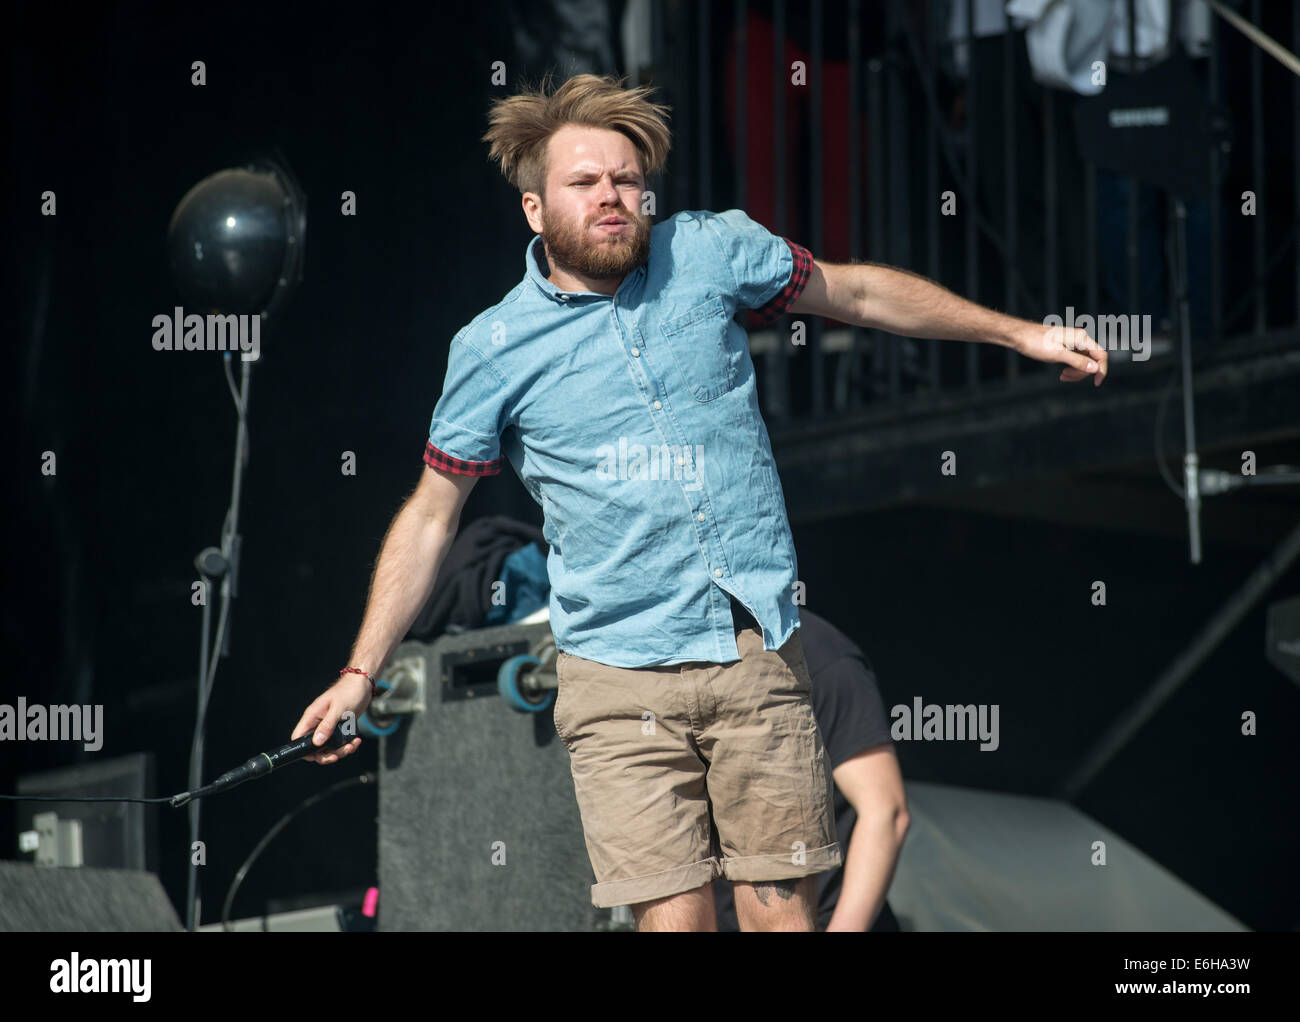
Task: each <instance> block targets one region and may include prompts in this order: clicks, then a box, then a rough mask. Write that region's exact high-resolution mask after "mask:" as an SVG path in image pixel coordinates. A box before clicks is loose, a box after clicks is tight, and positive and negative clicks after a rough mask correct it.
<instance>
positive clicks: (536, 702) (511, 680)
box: [497, 653, 555, 713]
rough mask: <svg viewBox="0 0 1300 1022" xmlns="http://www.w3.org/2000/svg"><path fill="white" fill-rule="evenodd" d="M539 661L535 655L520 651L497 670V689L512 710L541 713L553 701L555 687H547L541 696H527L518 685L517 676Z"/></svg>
mask: <svg viewBox="0 0 1300 1022" xmlns="http://www.w3.org/2000/svg"><path fill="white" fill-rule="evenodd" d="M540 663H541V661H540V660H538V659H537V657H535V656H529V655H528V654H527V653H520V654H519V655H518V656H512V657H511V658H510V659H509V660H507V661H506V662H505V663H503V664H502V665H501V667H500V669H499V670H498V671H497V691H498V692H500V693H501V698H502V699H504V700H505V701H506V705H507V706H509V707H510V708H511V709H512V710H519V711H520V712H521V713H541V712H542V711H543V710H546V709H549V708H550V705H551V703H553V702H555V689H548V690H547V691H546V692H545V693H544V694H542V695H541V696H529V695H525V694H524V691H523V690H522V689H521V688H520V687H519V676H520V675H521V674H523V673H524V671H525V670H527V669H528V668H530V667H536V666H538V665H539V664H540Z"/></svg>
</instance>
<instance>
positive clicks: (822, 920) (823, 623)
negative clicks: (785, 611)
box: [713, 607, 908, 932]
mask: <svg viewBox="0 0 1300 1022" xmlns="http://www.w3.org/2000/svg"><path fill="white" fill-rule="evenodd" d="M799 621H800V628H799V634H800V635H801V636H802V637H803V648H804V656H805V658H806V659H807V661H808V673H809V674H810V675H811V676H812V683H813V685H812V704H813V716H815V717H816V718H817V727H818V729H819V730H820V731H821V733H822V741H823V743H824V744H825V746H826V754H827V756H829V757H830V761H831V767H832V769H833V777H834V779H835V827H836V840H838V841H839V844H840V848H841V850H842V851H843V854H844V864H843V865H842V866H839V867H836V868H835V869H833V870H828V871H827V872H825V873H821V874H819V875H818V877H817V929H818V930H819V931H823V930H832V931H833V930H854V931H862V930H872V931H875V932H880V931H887V930H892V931H897V930H898V929H899V926H898V922H897V920H896V919H895V918H894V915H893V913H892V912H891V911H890V910H889V904H888V902H886V901H885V894H886V892H887V891H888V890H889V884H890V881H891V880H892V879H893V876H894V866H895V864H896V863H897V862H898V853H899V850H900V849H901V848H902V846H903V838H904V837H905V836H906V834H907V827H908V815H907V798H906V795H905V794H904V791H903V778H902V774H901V773H900V772H899V769H898V756H897V755H896V754H895V752H894V745H893V739H892V738H891V737H890V734H889V719H888V718H887V717H886V716H885V707H884V704H883V702H882V701H881V698H880V689H879V688H878V687H877V685H876V675H875V671H873V670H872V668H871V664H870V662H869V661H868V660H867V658H866V656H865V654H863V652H862V650H861V649H859V648H858V647H857V646H856V645H855V644H854V642H853V640H852V639H850V638H849V637H848V636H847V635H845V634H844V633H843V632H841V631H839V629H837V628H835V626H834V625H832V624H830V622H828V621H827V620H826V619H825V618H822V617H818V616H817V615H816V614H813V613H812V612H811V611H809V610H808V609H807V608H802V607H801V608H800V610H799ZM713 897H714V905H715V908H716V912H717V917H718V930H719V931H720V932H727V931H732V932H734V931H737V930H739V929H740V926H739V923H738V922H737V920H736V908H735V900H734V898H733V895H732V888H731V882H730V881H729V880H727V879H726V878H719V879H717V880H715V881H714V882H713Z"/></svg>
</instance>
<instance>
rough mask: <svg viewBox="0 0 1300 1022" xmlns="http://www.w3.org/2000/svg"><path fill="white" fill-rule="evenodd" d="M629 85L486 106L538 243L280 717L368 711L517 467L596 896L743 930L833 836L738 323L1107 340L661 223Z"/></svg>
mask: <svg viewBox="0 0 1300 1022" xmlns="http://www.w3.org/2000/svg"><path fill="white" fill-rule="evenodd" d="M648 92H649V90H648V89H644V88H642V89H624V88H623V87H622V84H621V82H619V81H616V80H614V79H612V78H608V77H606V78H600V77H596V76H593V75H578V76H576V77H573V78H571V79H569V80H568V81H567V82H565V83H564V84H562V85H561V86H560V87H559V88H558V89H557V90H555V91H554V92H553V93H551V92H549V89H548V88H547V86H545V85H544V86H543V88H542V89H541V90H540V91H536V92H534V91H524V92H522V93H520V94H518V95H515V96H511V97H508V98H506V99H502V100H499V101H497V102H496V103H495V104H494V106H493V108H492V111H491V113H490V115H489V121H490V130H489V131H488V132H487V134H486V135H485V136H484V140H485V141H487V142H489V143H490V144H491V148H490V156H491V158H492V159H494V160H496V161H498V162H499V164H500V167H501V172H502V173H503V174H504V175H505V176H506V178H507V179H508V180H509V181H510V183H511V184H512V185H513V186H515V187H517V188H518V189H519V190H520V192H521V193H522V197H523V198H522V204H523V211H524V216H525V218H526V219H527V221H528V225H529V227H530V228H531V229H532V230H533V232H534V233H535V234H537V235H538V237H535V238H533V239H532V240H531V242H530V243H529V244H528V246H527V248H526V250H525V253H524V262H525V273H524V277H523V279H522V280H521V281H520V283H519V284H518V285H516V286H515V287H514V288H513V289H512V290H511V291H510V292H509V293H508V294H507V295H506V296H505V297H504V298H503V299H502V300H501V301H500V302H499V303H498V304H496V305H494V306H492V307H491V308H489V309H487V310H485V311H484V312H482V313H481V314H479V315H478V316H477V317H476V318H475V319H473V320H472V321H471V322H470V323H468V324H467V325H466V326H464V327H463V328H462V329H461V330H460V332H459V333H457V334H456V336H455V337H454V338H453V340H452V342H451V349H450V353H449V356H448V365H447V375H446V380H445V383H444V386H443V390H442V395H441V397H440V399H439V400H438V403H437V406H436V408H435V409H434V413H433V421H432V424H431V426H430V431H429V438H428V443H427V445H426V447H425V453H424V461H425V464H426V466H427V467H426V468H425V469H424V471H423V474H422V477H421V480H420V483H419V484H418V486H417V488H416V489H415V491H414V493H412V494H411V496H410V497H409V498H408V499H407V501H406V503H405V504H404V505H403V507H402V509H401V510H400V511H399V512H398V514H397V516H396V517H395V518H394V520H393V523H392V525H391V526H390V527H389V530H388V535H387V536H386V537H385V539H384V543H383V547H382V549H381V551H380V555H379V560H378V563H377V565H376V567H375V572H374V577H373V579H372V581H371V588H370V595H369V601H368V603H367V607H366V612H365V616H364V619H363V622H362V626H361V631H360V633H359V635H358V638H357V641H356V645H355V646H354V647H353V652H352V658H351V660H350V661H349V664H348V667H347V668H346V669H345V670H346V671H347V672H348V673H343V674H341V676H340V680H339V681H338V682H337V683H335V684H334V685H333V686H332V687H331V688H330V689H329V690H327V691H326V692H325V693H324V694H322V695H321V696H320V697H319V698H317V699H316V700H315V701H314V702H313V703H312V704H311V705H310V706H308V707H307V709H306V711H305V712H304V713H303V715H302V717H301V719H300V720H299V721H298V724H297V726H296V727H295V728H294V729H293V732H292V736H293V737H298V736H300V735H303V734H306V733H307V732H308V731H310V730H311V729H312V728H316V731H317V740H318V741H321V740H323V737H324V736H325V735H326V734H328V732H329V731H330V730H332V728H333V727H334V725H335V724H336V723H337V722H338V720H339V719H340V717H341V715H342V714H343V713H344V712H345V711H349V710H351V711H352V712H354V713H356V714H358V715H360V714H361V713H362V712H363V711H364V710H365V708H366V706H367V705H368V703H369V700H370V697H371V694H372V691H373V689H372V685H371V682H370V679H371V678H373V677H374V676H376V675H378V673H379V672H380V670H381V669H382V667H383V665H384V663H385V661H386V660H387V658H388V657H389V656H390V655H391V653H392V651H393V650H394V649H395V648H396V646H397V644H398V643H399V641H400V640H401V639H402V637H403V636H404V635H405V634H406V632H407V630H408V628H409V627H410V625H411V622H412V621H413V620H414V619H415V617H416V615H417V614H418V613H419V611H420V609H421V608H422V607H423V606H424V605H425V603H426V601H427V600H428V598H429V595H430V593H431V592H432V588H433V585H434V579H435V577H436V574H437V570H438V567H439V565H440V564H441V562H442V558H443V556H444V554H445V552H446V551H447V549H448V547H449V546H450V543H451V539H452V537H453V536H454V534H455V531H456V527H457V524H458V521H459V517H460V512H461V508H462V507H463V506H464V502H465V498H466V496H467V495H468V494H469V491H470V489H471V488H472V487H473V485H474V483H475V482H476V481H477V480H478V478H479V477H480V476H486V475H493V474H495V473H497V472H499V471H500V470H501V468H502V467H503V464H504V463H505V462H507V461H508V462H509V463H510V465H511V467H512V468H513V469H514V471H515V472H516V473H517V474H518V475H519V478H520V479H521V480H522V481H523V483H524V485H525V486H526V487H527V489H528V491H529V493H531V494H532V496H533V498H534V499H535V500H536V501H537V502H538V503H539V504H540V505H541V507H542V510H543V513H544V518H545V525H544V529H543V531H544V534H545V537H546V539H547V542H548V543H550V554H549V558H548V562H547V570H548V574H549V575H550V581H551V595H550V615H551V628H552V631H553V632H554V635H555V642H556V646H557V648H558V649H559V651H560V653H559V659H558V663H557V673H558V675H559V694H558V697H557V700H556V704H555V726H556V730H557V732H558V733H559V735H560V738H561V740H562V741H563V742H564V745H565V747H566V749H567V750H568V752H569V755H570V763H571V767H572V773H573V780H574V788H575V793H576V796H577V801H578V807H579V810H580V812H581V816H582V825H583V831H584V835H585V839H586V844H587V850H588V852H589V853H590V856H591V864H592V870H593V872H594V873H595V876H596V880H597V883H596V884H595V886H594V887H592V903H593V904H594V905H597V906H614V905H631V906H632V912H633V915H634V916H635V918H636V921H637V927H638V929H642V930H654V929H676V930H709V929H714V928H715V920H714V906H713V894H712V881H713V879H714V878H715V877H718V876H725V877H726V878H727V879H729V880H730V881H731V882H732V884H733V887H734V891H735V904H736V913H737V917H738V920H739V922H740V925H741V926H742V927H743V928H745V929H763V930H771V929H795V930H812V929H813V926H814V922H813V919H814V916H813V913H814V891H815V875H816V874H818V873H821V872H823V871H824V870H828V869H832V868H834V867H835V866H837V865H839V864H840V863H841V862H842V856H841V849H840V847H839V845H838V843H837V841H836V830H835V819H834V815H833V812H832V782H831V773H830V765H829V763H828V761H827V757H826V753H825V749H824V747H823V744H822V738H821V735H820V733H819V732H818V729H817V724H816V721H815V719H814V716H813V712H812V706H811V703H810V701H809V692H810V690H811V681H810V679H809V677H808V670H807V665H806V662H805V660H804V655H803V651H802V649H801V646H800V641H799V633H798V631H797V628H798V626H799V615H798V608H797V606H796V604H795V600H794V596H795V583H796V581H797V579H798V572H797V568H796V563H795V555H794V549H793V544H792V541H791V536H790V528H789V525H788V523H787V520H786V512H785V502H784V498H783V496H782V491H781V484H780V480H779V479H778V477H777V472H776V466H775V463H774V461H773V458H772V451H771V446H770V444H769V442H768V435H767V429H766V427H765V425H764V423H763V420H762V418H761V416H760V414H759V407H758V399H757V395H756V392H755V386H754V367H753V364H752V363H751V361H750V356H749V345H748V338H747V336H746V333H745V331H744V329H743V328H742V327H741V326H740V325H739V324H737V323H736V322H734V321H733V317H734V316H735V315H736V314H737V312H738V311H739V310H741V309H755V310H758V312H759V316H760V321H771V320H774V319H775V318H776V317H778V316H779V315H781V314H782V313H784V312H790V313H794V314H800V315H820V316H827V317H832V318H834V319H836V320H839V321H841V322H845V323H856V324H861V325H863V326H866V327H875V328H878V329H882V330H887V331H890V332H892V333H896V334H902V335H906V336H910V337H918V338H950V339H956V340H964V341H985V342H988V343H992V344H997V345H1001V346H1004V347H1007V348H1011V349H1012V350H1014V351H1017V352H1019V353H1021V354H1023V355H1026V356H1028V357H1030V358H1034V359H1038V360H1040V361H1044V362H1061V363H1064V365H1065V367H1066V368H1065V369H1064V370H1063V371H1062V373H1061V379H1062V380H1066V381H1074V380H1080V379H1083V378H1084V377H1085V376H1089V375H1091V376H1093V377H1094V381H1095V382H1096V383H1097V384H1100V383H1101V382H1102V379H1103V378H1104V377H1105V374H1106V353H1105V352H1104V351H1102V350H1101V349H1100V348H1099V347H1098V346H1097V345H1096V344H1095V343H1093V342H1092V340H1091V339H1090V338H1089V337H1088V336H1087V334H1086V333H1085V332H1084V331H1082V330H1076V329H1069V330H1062V329H1059V328H1058V329H1057V330H1055V331H1049V330H1047V329H1045V328H1044V327H1043V326H1042V325H1041V324H1038V323H1034V322H1030V321H1027V320H1020V319H1014V318H1012V317H1010V316H1005V315H1002V314H1000V313H997V312H994V311H991V310H989V309H985V308H983V307H981V306H978V305H975V304H973V303H971V302H968V301H965V300H963V299H961V298H959V297H957V296H956V295H954V294H952V293H951V292H949V291H947V290H945V289H943V288H942V287H939V286H938V285H935V284H933V283H930V282H929V281H927V280H925V279H924V278H921V277H918V276H916V275H914V274H911V273H908V272H905V271H901V270H896V269H891V268H888V267H884V266H878V265H871V264H868V265H856V264H855V265H827V264H821V263H817V262H815V261H814V259H813V257H812V255H811V254H810V253H809V252H808V251H807V250H806V249H804V248H803V247H801V246H800V245H798V244H796V243H794V242H791V241H788V240H786V239H783V238H779V237H776V236H774V235H772V234H770V233H769V232H768V231H767V230H765V229H764V228H763V227H761V226H760V225H759V224H757V223H755V222H754V221H752V220H750V219H749V218H748V217H747V216H746V215H745V214H744V213H743V212H741V211H740V210H734V209H733V210H728V211H726V212H723V213H713V212H708V211H690V212H683V213H678V214H677V215H676V216H673V217H671V218H670V219H666V220H664V221H663V222H661V223H659V224H656V225H654V226H653V227H652V226H651V223H650V218H649V216H647V215H646V213H645V212H643V202H644V200H645V198H646V182H647V179H648V178H649V176H650V175H653V174H655V173H658V172H659V171H660V170H661V169H662V168H663V166H664V162H665V158H666V156H667V153H668V149H669V145H670V134H669V130H668V128H667V125H666V122H665V116H664V113H665V108H663V107H661V106H658V105H656V104H653V103H651V102H650V101H649V100H648V98H647V93H648ZM936 201H938V197H937V196H936ZM445 240H446V241H449V242H451V243H453V244H454V242H455V239H445ZM359 744H360V740H359V739H356V740H354V741H352V742H350V743H349V744H348V745H346V746H344V747H343V748H342V749H340V750H338V751H337V752H329V753H315V754H313V756H312V757H311V758H312V759H313V760H315V761H316V762H320V763H333V762H335V761H337V760H338V759H340V758H342V757H344V756H347V755H350V754H351V753H352V752H353V751H355V749H356V748H357V746H358V745H359Z"/></svg>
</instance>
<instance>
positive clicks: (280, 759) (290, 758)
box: [168, 723, 356, 806]
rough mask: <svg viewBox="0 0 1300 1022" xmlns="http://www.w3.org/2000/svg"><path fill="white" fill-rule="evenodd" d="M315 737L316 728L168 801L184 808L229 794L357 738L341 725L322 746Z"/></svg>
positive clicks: (335, 727) (335, 728) (336, 727)
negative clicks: (272, 773) (251, 782)
mask: <svg viewBox="0 0 1300 1022" xmlns="http://www.w3.org/2000/svg"><path fill="white" fill-rule="evenodd" d="M315 734H316V729H315V728H312V729H311V730H310V731H308V732H307V733H306V734H305V735H303V736H302V737H301V738H295V739H294V740H293V741H292V742H289V743H288V744H287V745H281V746H280V747H279V748H278V749H273V750H271V751H270V752H262V753H258V754H257V755H256V756H254V757H252V758H251V759H249V760H248V761H247V762H245V763H244V764H242V765H241V766H237V767H235V769H233V770H227V771H226V772H225V773H224V774H222V775H221V776H220V777H218V778H217V779H216V780H215V781H213V782H211V783H210V784H205V785H204V786H203V787H201V788H199V789H198V790H197V791H183V792H181V793H180V794H179V795H173V796H172V797H171V798H170V799H169V800H168V801H169V802H170V803H171V804H172V805H173V806H183V805H185V803H187V802H189V801H190V800H192V799H196V798H203V797H204V796H205V795H215V794H217V793H218V792H222V791H229V790H230V789H231V788H233V787H235V785H237V784H243V783H244V782H245V781H248V780H251V779H252V778H254V777H262V776H263V775H265V774H269V773H270V772H271V771H272V770H274V769H275V768H276V767H278V766H284V765H285V764H286V763H292V762H294V761H295V760H299V759H302V757H303V756H307V755H310V754H311V753H313V752H328V751H329V750H331V749H337V748H339V746H341V745H346V744H347V743H348V742H350V741H352V739H353V738H355V737H356V735H347V734H344V733H343V725H342V724H341V723H340V724H336V725H334V730H333V732H332V733H331V734H330V736H329V737H328V738H326V739H325V741H324V742H322V743H321V744H320V745H313V744H312V738H313V737H314V736H315Z"/></svg>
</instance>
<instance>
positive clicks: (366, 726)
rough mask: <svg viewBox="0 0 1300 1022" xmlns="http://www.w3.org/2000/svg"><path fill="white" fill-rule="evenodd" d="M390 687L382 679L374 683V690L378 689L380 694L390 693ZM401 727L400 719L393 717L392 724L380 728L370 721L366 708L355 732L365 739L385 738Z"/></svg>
mask: <svg viewBox="0 0 1300 1022" xmlns="http://www.w3.org/2000/svg"><path fill="white" fill-rule="evenodd" d="M392 687H393V686H392V685H390V684H388V682H386V681H384V680H383V679H382V678H381V679H379V680H378V681H376V682H375V688H377V689H379V691H380V692H388V691H391V690H392ZM401 726H402V718H401V717H394V718H393V720H392V723H390V724H385V725H384V726H383V727H380V726H379V725H378V724H376V723H375V722H374V720H372V719H371V716H370V710H369V708H367V709H366V712H365V713H363V714H362V715H361V719H360V720H358V721H357V730H358V731H359V732H361V735H362V736H363V737H365V738H385V737H387V736H388V735H391V734H394V733H395V732H396V731H397V729H398V728H399V727H401Z"/></svg>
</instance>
